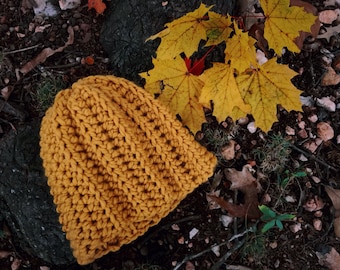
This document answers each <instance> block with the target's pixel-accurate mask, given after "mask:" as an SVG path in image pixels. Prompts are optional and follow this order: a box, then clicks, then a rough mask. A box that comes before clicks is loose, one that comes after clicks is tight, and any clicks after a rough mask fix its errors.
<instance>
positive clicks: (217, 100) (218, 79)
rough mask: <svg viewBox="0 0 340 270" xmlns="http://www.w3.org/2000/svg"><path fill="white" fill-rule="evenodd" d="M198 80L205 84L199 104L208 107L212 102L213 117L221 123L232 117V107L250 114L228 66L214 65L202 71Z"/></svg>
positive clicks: (248, 107)
mask: <svg viewBox="0 0 340 270" xmlns="http://www.w3.org/2000/svg"><path fill="white" fill-rule="evenodd" d="M200 78H201V79H202V81H204V82H205V84H204V86H203V88H202V92H201V96H200V98H199V102H200V103H202V104H203V105H205V106H206V107H209V104H210V100H212V101H213V102H214V115H215V116H216V117H217V119H218V120H219V121H223V120H224V119H225V118H226V117H227V116H230V117H234V115H233V108H234V107H238V108H239V109H240V110H241V111H243V112H244V113H247V112H250V106H249V105H247V104H245V103H244V101H243V98H242V97H241V94H240V91H239V89H238V86H237V84H236V80H235V76H234V72H233V69H232V68H230V66H229V65H227V64H223V63H214V65H213V67H212V68H210V69H208V70H206V71H204V73H203V74H202V75H201V76H200Z"/></svg>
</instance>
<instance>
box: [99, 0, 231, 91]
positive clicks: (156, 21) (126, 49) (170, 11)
mask: <svg viewBox="0 0 340 270" xmlns="http://www.w3.org/2000/svg"><path fill="white" fill-rule="evenodd" d="M235 3H236V0H228V1H225V0H206V1H204V4H206V5H214V6H213V8H212V10H213V11H215V12H219V13H221V14H227V13H229V14H232V13H233V10H234V7H235V5H236V4H235ZM200 4H201V0H192V1H187V0H176V1H173V0H172V1H171V0H170V1H164V0H143V1H140V0H124V1H110V4H109V6H108V10H107V11H106V19H105V21H104V24H103V27H102V31H101V36H100V42H101V44H102V46H103V48H104V50H105V51H106V53H107V54H108V56H109V59H110V63H111V68H112V72H113V74H114V75H116V76H119V77H124V78H126V79H129V80H131V81H134V82H135V83H136V84H138V85H142V84H143V81H142V79H141V78H140V77H139V75H138V73H141V72H145V71H148V70H149V69H151V68H152V57H155V51H156V49H157V47H158V45H159V43H160V40H159V39H156V40H154V41H148V42H145V40H146V39H147V38H148V37H150V36H151V35H153V34H156V33H158V32H159V31H161V30H163V29H164V24H166V23H168V22H171V21H173V20H174V19H176V18H179V17H181V16H183V15H185V14H186V13H188V12H191V11H193V10H195V9H196V8H198V7H199V5H200Z"/></svg>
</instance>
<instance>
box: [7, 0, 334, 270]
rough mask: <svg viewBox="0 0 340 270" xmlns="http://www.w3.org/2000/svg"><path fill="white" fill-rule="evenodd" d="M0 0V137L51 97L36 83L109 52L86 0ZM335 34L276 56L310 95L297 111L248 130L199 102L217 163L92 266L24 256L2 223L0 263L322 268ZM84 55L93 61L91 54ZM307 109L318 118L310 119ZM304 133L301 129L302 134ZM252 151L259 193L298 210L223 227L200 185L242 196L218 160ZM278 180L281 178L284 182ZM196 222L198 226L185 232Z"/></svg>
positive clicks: (65, 82)
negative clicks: (55, 6) (27, 4)
mask: <svg viewBox="0 0 340 270" xmlns="http://www.w3.org/2000/svg"><path fill="white" fill-rule="evenodd" d="M0 1H1V5H0V33H1V37H0V38H1V41H0V46H1V47H0V49H1V54H0V56H1V57H2V58H1V71H0V78H1V80H0V89H5V90H6V89H7V88H5V87H6V86H10V87H9V90H11V91H12V92H11V93H10V95H8V96H6V91H5V90H2V92H1V93H2V95H3V96H4V97H8V100H6V101H5V98H2V100H1V102H2V104H5V103H8V104H10V105H11V109H9V110H7V111H5V110H2V111H1V112H0V132H1V133H0V136H4V135H5V134H6V132H8V131H9V130H10V129H15V127H16V126H17V125H20V124H21V123H23V122H25V121H28V120H29V119H33V118H37V117H42V116H43V114H44V110H45V109H46V108H47V107H48V106H49V105H50V104H51V102H52V100H53V94H52V96H49V95H48V94H46V93H45V92H44V87H45V88H47V89H51V87H52V88H53V87H55V89H57V90H60V89H61V88H65V87H67V86H70V85H71V84H72V83H73V82H75V81H77V80H78V79H79V78H83V77H85V76H89V75H94V74H110V73H111V71H110V65H109V61H108V58H107V55H106V54H105V52H104V50H103V49H102V47H101V45H100V43H99V42H98V40H99V34H100V30H101V26H102V23H103V20H104V16H102V15H96V13H95V11H94V10H90V11H89V10H88V9H87V5H86V4H84V5H83V6H81V7H79V8H77V9H74V10H67V11H63V12H62V13H60V14H59V15H58V16H56V17H54V18H48V19H46V18H45V19H42V18H34V13H33V11H32V10H31V9H28V8H20V7H21V2H20V1H19V0H0ZM309 2H312V4H313V5H314V6H316V7H317V8H318V9H319V10H322V9H323V8H324V6H323V4H322V2H323V1H309ZM332 8H333V9H335V8H336V6H332ZM69 26H72V27H73V30H74V42H73V44H72V45H71V46H68V47H66V48H65V49H64V50H63V51H62V52H60V53H56V54H55V55H52V56H50V57H48V58H47V59H46V61H45V62H44V63H42V64H40V65H37V66H36V67H35V68H34V69H33V70H32V71H30V72H28V73H27V74H20V72H18V69H19V68H21V67H23V66H24V64H26V63H27V62H29V61H31V60H32V59H34V57H36V56H37V55H38V54H39V53H40V52H41V51H42V49H43V48H48V47H50V48H52V49H56V48H58V47H61V46H63V45H64V44H65V42H66V41H67V39H68V36H69V33H68V31H67V29H68V27H69ZM41 27H45V28H44V29H41ZM40 30H41V31H40ZM336 41H337V40H336V39H332V40H330V41H327V40H325V39H323V40H319V41H315V40H310V41H309V43H308V44H306V46H305V49H304V50H303V51H302V52H301V53H299V54H292V53H289V52H288V53H286V54H285V55H284V56H283V58H282V59H281V61H282V62H283V63H284V64H288V65H289V66H290V67H291V68H292V69H293V70H295V71H297V72H299V75H297V76H296V77H295V78H294V79H293V83H294V84H295V85H296V87H297V88H298V89H300V90H301V95H302V96H304V97H306V98H307V99H308V98H310V99H311V101H312V102H311V104H310V105H309V106H307V105H304V106H303V111H302V112H295V111H293V112H287V111H286V110H284V109H283V108H280V107H278V113H277V115H278V122H276V123H275V124H274V125H273V128H272V130H271V131H270V132H268V134H265V133H263V132H261V131H260V130H256V131H255V132H251V130H250V129H249V127H248V123H249V122H252V118H251V116H249V117H248V118H246V119H242V120H243V121H244V122H243V121H238V122H234V121H232V120H231V119H229V118H227V119H226V120H225V121H224V122H222V123H218V122H217V121H216V120H215V118H214V117H213V116H212V115H211V113H210V112H208V111H207V124H204V125H203V127H202V131H201V132H199V133H198V134H196V138H197V140H198V141H199V142H200V143H201V144H202V145H204V146H206V147H207V148H208V149H209V150H211V151H214V152H215V153H216V155H217V156H218V157H219V165H218V166H217V168H216V172H215V174H214V176H213V177H211V179H209V181H207V183H206V184H204V185H202V186H200V187H199V188H198V189H197V190H195V191H194V192H193V193H192V194H190V195H188V197H187V198H186V199H185V200H184V201H182V203H181V204H180V205H179V206H178V207H177V208H176V209H175V210H174V211H173V212H172V213H171V214H169V215H168V216H167V217H165V218H164V219H163V220H162V221H161V222H160V223H159V224H158V225H157V226H155V227H153V228H151V229H150V230H149V231H148V232H147V233H146V234H145V235H143V236H142V237H140V238H138V239H137V240H136V241H134V242H133V243H131V244H129V245H126V246H124V247H122V248H121V249H120V250H119V251H118V252H115V253H110V254H108V255H106V256H104V257H103V258H101V259H99V260H97V261H96V262H94V263H92V264H90V265H87V266H79V265H77V264H72V265H63V266H55V265H48V264H47V263H45V262H43V261H42V260H41V259H39V258H35V257H32V256H29V255H28V254H26V253H24V252H23V251H21V250H20V249H19V248H18V247H16V246H15V245H13V243H12V241H11V234H12V233H13V232H8V231H7V230H6V226H5V225H4V227H3V229H2V231H3V235H2V237H1V242H0V243H1V244H0V252H1V251H9V252H10V253H11V255H10V256H3V258H2V255H1V254H3V253H0V268H1V269H11V266H13V260H15V259H19V260H20V262H21V263H20V266H19V268H17V269H32V270H33V269H44V268H41V267H42V266H46V267H49V269H55V270H59V269H60V270H61V269H66V270H76V269H102V270H109V269H237V268H231V265H234V266H235V267H236V266H243V267H249V269H328V268H327V267H325V266H321V265H320V264H319V259H318V257H317V251H320V250H324V249H325V247H328V246H330V247H334V248H335V249H336V250H338V251H340V242H339V241H338V239H337V238H336V236H335V234H334V226H333V225H334V215H335V212H334V209H333V208H332V201H331V199H330V198H329V197H328V195H327V193H326V191H325V186H332V187H333V188H335V189H339V188H340V183H339V179H340V145H339V138H338V139H337V135H339V134H340V113H339V108H338V109H337V110H335V111H329V110H327V109H325V108H323V107H322V106H319V105H317V104H316V103H315V100H316V99H317V98H319V99H321V98H323V97H330V98H331V99H332V100H333V101H334V102H335V103H336V104H338V106H339V99H340V90H339V87H338V85H335V86H322V85H321V84H320V80H321V78H322V76H323V75H324V73H325V68H324V67H323V66H322V65H321V63H323V62H322V61H323V59H325V56H327V52H329V53H331V54H334V55H337V54H339V46H340V43H339V42H336ZM316 42H317V44H318V46H317V49H314V48H315V47H313V46H311V44H315V43H316ZM89 57H90V58H89ZM92 59H93V60H94V61H93V63H92V62H90V60H92ZM46 85H47V86H46ZM51 85H52V86H51ZM57 90H56V91H57ZM2 106H3V105H2ZM315 116H316V117H317V121H314V120H312V119H313V117H315ZM302 122H303V123H302ZM320 122H326V123H328V124H330V125H331V127H332V129H333V131H334V134H335V136H334V138H332V139H331V140H328V141H324V142H322V143H321V144H320V145H319V146H318V147H317V149H316V150H315V151H314V152H311V151H309V150H308V149H307V148H306V146H307V145H306V143H308V142H310V141H311V137H313V138H315V137H316V136H317V134H318V130H317V124H318V123H320ZM304 132H306V133H307V134H308V136H307V137H305V136H302V135H301V134H302V133H304ZM230 135H232V137H233V140H234V141H235V145H236V146H235V149H237V151H236V153H235V154H236V157H235V158H234V159H232V160H229V161H228V160H226V159H225V158H223V153H222V151H221V149H222V148H223V147H225V146H226V144H227V141H226V140H225V137H227V136H230ZM337 140H338V142H337ZM250 160H251V161H255V162H256V164H257V165H255V166H254V170H255V172H254V176H255V177H256V178H257V179H258V181H259V182H260V184H261V187H262V188H261V191H260V192H259V194H258V195H259V200H260V202H261V203H265V204H266V205H268V206H269V207H271V208H272V209H275V211H276V212H277V213H279V214H286V213H292V214H294V215H295V216H296V217H295V219H294V220H289V221H284V222H283V225H284V226H283V229H282V230H279V229H277V228H273V229H270V230H269V231H268V232H267V233H265V234H261V233H260V229H257V230H255V229H254V228H256V227H257V228H261V226H263V225H264V223H263V222H260V221H253V220H246V219H244V218H234V219H233V220H232V223H231V224H230V225H228V226H224V225H223V222H222V221H223V220H224V219H225V218H226V216H227V212H226V211H225V210H223V209H221V208H217V209H211V208H212V207H211V205H210V204H209V203H208V200H207V196H206V194H207V193H209V192H211V191H212V190H220V192H221V194H220V195H219V196H224V198H225V199H226V200H227V199H236V200H237V201H239V202H242V199H243V194H242V193H241V192H239V193H238V194H235V192H234V191H231V190H230V189H229V187H230V182H229V181H228V180H227V178H226V176H225V169H226V168H236V169H237V170H239V171H241V170H242V168H243V166H244V165H246V164H247V163H248V162H249V161H250ZM301 172H304V173H305V174H300V173H301ZM285 179H286V180H287V182H286V184H282V181H284V180H285ZM310 200H316V201H317V202H319V203H320V201H322V202H323V204H324V206H323V207H321V209H320V211H318V212H317V211H307V210H308V209H306V203H307V202H308V201H310ZM315 220H318V221H320V222H321V224H322V227H321V228H318V227H317V226H316V221H315ZM294 225H295V226H300V225H301V228H300V230H298V231H297V232H293V231H292V230H293V227H294ZM195 230H197V231H198V233H197V234H196V235H195V236H192V237H191V236H190V235H191V233H193V232H194V231H195ZM232 237H233V238H232ZM1 258H2V259H1ZM176 265H177V267H176ZM179 265H181V266H179ZM191 265H192V266H191ZM190 267H191V268H190ZM228 267H229V268H228ZM45 269H48V268H45ZM238 269H240V268H238ZM244 269H246V268H244ZM339 269H340V268H339Z"/></svg>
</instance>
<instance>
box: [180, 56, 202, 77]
mask: <svg viewBox="0 0 340 270" xmlns="http://www.w3.org/2000/svg"><path fill="white" fill-rule="evenodd" d="M205 57H206V56H203V57H202V58H201V59H195V60H194V63H192V61H191V59H190V58H187V57H185V58H184V61H185V65H186V66H187V69H188V72H189V73H191V74H193V75H196V76H199V75H201V74H202V73H203V70H204V59H205Z"/></svg>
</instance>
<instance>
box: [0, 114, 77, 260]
mask: <svg viewBox="0 0 340 270" xmlns="http://www.w3.org/2000/svg"><path fill="white" fill-rule="evenodd" d="M39 129H40V121H38V120H35V121H33V122H31V123H27V124H25V125H22V126H20V127H18V128H17V131H14V130H12V131H11V132H9V133H8V134H7V135H6V136H5V137H4V138H2V139H1V140H0V155H1V161H0V220H5V222H6V224H7V225H8V226H9V227H10V230H11V233H12V237H13V241H14V242H15V246H17V247H20V248H21V249H23V250H24V251H25V252H26V253H28V254H29V255H32V256H34V257H39V258H41V259H42V260H44V261H45V262H47V263H52V264H57V265H61V264H68V263H70V262H73V261H74V258H73V256H72V252H71V249H70V247H69V243H68V241H67V240H66V238H65V234H64V233H63V232H62V230H61V225H60V223H59V222H58V214H57V212H56V210H55V206H54V204H53V199H52V196H51V195H50V191H49V187H48V185H47V179H46V177H45V176H44V170H43V168H42V161H41V159H40V156H39Z"/></svg>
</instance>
